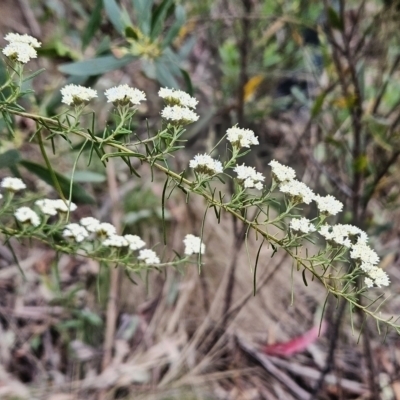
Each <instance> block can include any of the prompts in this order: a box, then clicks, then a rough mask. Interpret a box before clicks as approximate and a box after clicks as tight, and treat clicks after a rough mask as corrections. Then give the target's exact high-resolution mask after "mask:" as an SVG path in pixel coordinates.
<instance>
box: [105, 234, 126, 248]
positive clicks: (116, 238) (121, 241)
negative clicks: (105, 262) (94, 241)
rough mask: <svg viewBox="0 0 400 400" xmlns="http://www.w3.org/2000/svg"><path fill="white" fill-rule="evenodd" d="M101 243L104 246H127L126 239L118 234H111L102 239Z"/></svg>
mask: <svg viewBox="0 0 400 400" xmlns="http://www.w3.org/2000/svg"><path fill="white" fill-rule="evenodd" d="M102 245H103V246H105V247H127V246H128V245H129V243H128V241H127V240H126V239H125V238H124V237H123V236H120V235H111V236H108V237H107V238H106V239H105V240H103V242H102Z"/></svg>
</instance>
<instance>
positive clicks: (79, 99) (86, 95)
mask: <svg viewBox="0 0 400 400" xmlns="http://www.w3.org/2000/svg"><path fill="white" fill-rule="evenodd" d="M61 94H62V99H61V102H62V103H64V104H67V105H68V106H70V105H71V104H73V105H75V106H78V105H81V104H86V103H88V102H89V101H90V100H92V99H93V98H95V97H97V91H96V90H93V89H90V88H87V87H84V86H81V85H74V84H73V83H71V84H70V85H66V86H64V87H63V88H62V89H61Z"/></svg>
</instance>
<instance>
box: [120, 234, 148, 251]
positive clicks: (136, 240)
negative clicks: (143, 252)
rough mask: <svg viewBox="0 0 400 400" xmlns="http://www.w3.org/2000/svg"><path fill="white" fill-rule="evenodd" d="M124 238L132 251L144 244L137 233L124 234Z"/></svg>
mask: <svg viewBox="0 0 400 400" xmlns="http://www.w3.org/2000/svg"><path fill="white" fill-rule="evenodd" d="M124 238H125V240H126V241H127V242H128V244H129V249H130V250H132V251H135V250H139V249H141V248H142V247H144V246H146V243H145V242H144V241H143V240H142V239H141V238H140V237H139V236H137V235H129V234H128V235H125V236H124Z"/></svg>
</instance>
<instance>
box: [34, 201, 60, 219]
mask: <svg viewBox="0 0 400 400" xmlns="http://www.w3.org/2000/svg"><path fill="white" fill-rule="evenodd" d="M35 205H36V206H37V207H38V208H39V210H40V211H41V212H42V213H43V214H45V215H53V216H54V215H57V208H56V207H55V204H54V200H52V199H39V200H36V201H35Z"/></svg>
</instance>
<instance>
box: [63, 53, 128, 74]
mask: <svg viewBox="0 0 400 400" xmlns="http://www.w3.org/2000/svg"><path fill="white" fill-rule="evenodd" d="M134 59H135V57H134V56H132V55H126V56H124V57H122V58H115V57H114V56H113V55H108V56H102V57H97V58H93V59H91V60H85V61H78V62H74V63H69V64H64V65H61V66H60V67H58V70H59V71H61V72H63V73H64V74H68V75H78V76H94V75H101V74H104V73H106V72H109V71H113V70H115V69H118V68H121V67H123V66H124V65H127V64H129V63H130V62H132V61H133V60H134Z"/></svg>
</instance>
